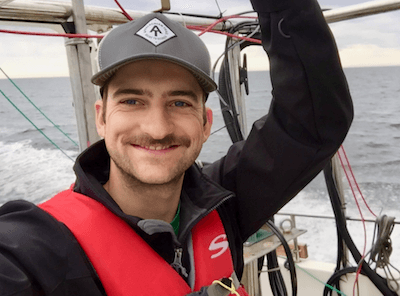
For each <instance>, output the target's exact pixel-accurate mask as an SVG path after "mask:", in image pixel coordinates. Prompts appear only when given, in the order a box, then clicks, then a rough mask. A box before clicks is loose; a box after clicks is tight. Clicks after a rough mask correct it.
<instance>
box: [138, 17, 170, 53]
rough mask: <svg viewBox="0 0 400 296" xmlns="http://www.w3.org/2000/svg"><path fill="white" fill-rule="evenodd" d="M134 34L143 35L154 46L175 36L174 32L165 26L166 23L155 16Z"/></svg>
mask: <svg viewBox="0 0 400 296" xmlns="http://www.w3.org/2000/svg"><path fill="white" fill-rule="evenodd" d="M136 35H138V36H140V37H143V38H144V39H146V40H147V41H149V42H151V43H152V44H154V45H155V46H157V45H159V44H161V43H163V42H165V41H167V40H169V39H171V38H173V37H175V36H176V35H175V33H174V32H172V31H171V30H170V29H169V28H168V27H167V25H165V24H164V23H163V22H162V21H160V20H159V19H157V18H154V19H152V20H151V21H149V22H148V23H147V24H145V25H144V26H143V27H142V28H141V29H140V30H139V31H137V32H136Z"/></svg>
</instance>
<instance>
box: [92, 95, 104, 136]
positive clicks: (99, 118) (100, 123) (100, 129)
mask: <svg viewBox="0 0 400 296" xmlns="http://www.w3.org/2000/svg"><path fill="white" fill-rule="evenodd" d="M94 107H95V108H96V129H97V133H98V134H99V136H100V137H102V138H104V132H105V122H104V115H103V113H104V106H103V100H97V101H96V103H94Z"/></svg>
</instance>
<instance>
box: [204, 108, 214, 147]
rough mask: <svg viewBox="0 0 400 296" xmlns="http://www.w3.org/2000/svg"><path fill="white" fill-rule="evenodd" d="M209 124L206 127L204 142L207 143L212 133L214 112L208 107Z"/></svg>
mask: <svg viewBox="0 0 400 296" xmlns="http://www.w3.org/2000/svg"><path fill="white" fill-rule="evenodd" d="M206 116H207V122H206V124H205V125H204V142H205V141H207V139H208V137H209V136H210V133H211V126H212V123H213V112H212V110H211V109H210V108H208V107H206Z"/></svg>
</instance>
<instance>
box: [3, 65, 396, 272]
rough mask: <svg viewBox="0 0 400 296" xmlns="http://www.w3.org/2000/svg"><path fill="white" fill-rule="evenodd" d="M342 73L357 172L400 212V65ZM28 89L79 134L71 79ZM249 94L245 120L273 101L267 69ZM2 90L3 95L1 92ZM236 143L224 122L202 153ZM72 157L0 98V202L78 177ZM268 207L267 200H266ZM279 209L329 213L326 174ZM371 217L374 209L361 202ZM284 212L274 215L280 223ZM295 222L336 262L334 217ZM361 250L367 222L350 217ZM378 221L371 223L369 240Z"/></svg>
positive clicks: (348, 146)
mask: <svg viewBox="0 0 400 296" xmlns="http://www.w3.org/2000/svg"><path fill="white" fill-rule="evenodd" d="M345 73H346V76H347V79H348V82H349V86H350V90H351V93H352V96H353V100H354V105H355V120H354V123H353V125H352V127H351V130H350V132H349V134H348V136H347V138H346V140H345V142H344V148H345V150H346V152H347V155H348V158H349V161H350V164H351V165H352V169H353V172H354V174H355V177H356V179H357V181H358V183H359V186H360V188H361V190H362V192H363V195H364V197H365V199H366V200H367V202H368V203H369V205H370V207H371V209H372V210H373V211H374V212H375V213H376V214H377V215H379V214H386V215H389V216H394V217H398V218H397V219H396V220H399V218H400V205H399V202H400V166H399V165H400V150H399V147H400V116H399V113H400V83H399V82H400V79H399V78H400V67H375V68H348V69H345ZM14 81H15V83H16V84H17V85H18V86H19V87H20V88H21V89H22V90H23V92H24V93H25V94H26V95H27V96H28V97H29V98H30V99H31V100H32V101H33V102H35V104H37V106H38V107H39V108H40V109H41V110H42V111H43V112H44V113H45V114H46V115H47V116H48V117H49V118H50V119H51V120H52V121H54V122H55V123H56V124H57V125H58V126H59V127H60V128H61V129H62V130H63V131H65V132H67V133H68V134H69V135H70V136H71V137H72V139H74V140H75V141H76V142H77V141H78V136H77V131H76V123H75V115H74V109H73V101H72V94H71V86H70V82H69V78H37V79H15V80H14ZM249 83H250V96H249V97H248V98H247V99H246V108H247V119H248V120H247V121H248V125H249V128H250V127H251V123H252V122H253V121H254V120H255V119H257V118H259V117H261V116H262V115H264V114H265V113H266V111H267V110H268V106H269V103H270V100H271V85H270V82H269V73H268V72H250V73H249ZM0 89H1V90H2V91H3V92H4V93H5V94H6V95H7V96H8V97H9V98H10V99H11V100H12V101H13V102H14V104H16V105H17V106H18V108H20V110H21V111H22V112H24V113H25V114H27V116H28V117H29V119H30V120H32V121H33V122H34V123H35V125H36V126H38V128H40V130H41V131H42V132H43V133H45V134H46V135H47V136H48V137H49V138H51V139H52V140H53V141H54V142H55V143H56V144H57V145H58V146H59V147H60V148H61V149H63V150H64V151H65V152H66V153H67V154H68V155H69V156H70V157H71V158H75V157H76V156H77V155H78V153H79V152H78V148H77V147H76V146H75V145H74V144H73V143H71V141H69V140H68V139H67V138H66V137H65V136H64V135H62V134H61V133H60V132H59V131H58V130H56V129H55V128H54V127H53V126H52V125H51V124H50V123H49V122H48V121H47V120H45V119H44V118H43V117H42V115H41V114H40V113H39V112H38V111H37V110H35V109H34V108H33V107H32V106H31V105H30V104H29V103H28V102H27V101H26V99H25V98H24V97H23V96H22V95H21V94H20V93H19V92H18V90H17V89H15V87H14V86H13V85H12V84H11V83H10V82H9V81H8V80H5V79H0ZM0 96H1V95H0ZM208 105H209V106H210V107H211V108H212V109H213V110H214V127H213V131H217V130H218V129H219V128H221V127H223V126H224V124H223V120H222V116H221V115H220V108H219V102H218V99H217V97H216V96H215V95H211V96H210V98H209V100H208ZM230 144H231V142H230V139H229V136H228V134H227V131H226V129H222V130H220V131H217V132H215V133H214V134H213V135H212V136H211V137H210V139H209V140H208V142H207V143H206V144H205V145H204V147H203V151H202V153H201V154H200V157H199V158H200V159H201V160H203V161H214V160H217V159H218V158H220V157H222V156H223V155H224V154H225V153H226V151H227V149H228V148H229V146H230ZM72 165H73V162H72V161H71V160H70V159H68V158H67V157H66V156H64V155H63V154H62V153H61V152H60V151H59V150H57V149H56V148H55V147H54V146H53V145H52V144H51V143H49V141H48V140H47V139H46V138H45V137H44V136H43V135H42V134H40V133H39V132H38V131H37V130H36V129H35V128H34V127H33V126H32V125H31V124H30V123H29V122H28V121H27V120H26V119H25V118H24V117H23V116H22V115H21V114H20V113H19V112H18V111H17V110H16V109H15V108H14V107H13V106H12V105H11V104H10V103H9V102H8V101H7V100H6V99H5V98H4V97H3V96H1V97H0V180H1V181H0V205H1V204H3V203H5V202H7V201H9V200H14V199H26V200H30V201H32V202H40V201H43V200H45V199H47V198H49V197H51V196H52V195H54V194H55V193H57V192H58V191H60V190H63V189H65V188H67V187H68V186H69V185H70V184H71V183H72V182H74V179H75V177H74V173H73V171H72ZM344 189H345V193H346V199H347V213H348V216H350V217H354V218H357V217H359V214H358V211H357V208H356V206H355V202H354V199H353V197H352V194H351V190H350V188H349V186H345V188H344ZM266 206H268V205H266ZM282 212H285V213H300V214H311V215H326V216H332V215H333V214H332V210H331V207H330V202H329V197H328V195H327V192H326V189H325V184H324V180H323V178H322V176H321V175H319V176H318V177H317V178H316V179H315V180H314V181H312V182H311V183H310V184H309V185H308V186H307V187H306V188H305V189H304V190H303V191H302V192H300V193H299V194H298V196H296V197H295V198H294V199H293V200H292V201H291V202H290V203H289V204H287V205H286V206H285V207H284V208H283V209H282ZM363 213H364V215H365V217H366V218H371V217H372V215H371V214H369V212H368V211H366V210H365V207H363ZM285 218H287V217H285V216H277V217H276V220H277V222H278V223H279V222H280V221H281V220H283V219H285ZM296 223H297V227H298V228H302V229H307V231H308V232H307V233H306V234H305V235H303V236H301V237H300V238H299V241H300V242H303V243H307V245H308V250H309V257H310V258H311V259H315V260H319V261H325V262H335V258H336V247H335V246H336V230H335V228H334V221H333V220H324V219H310V218H297V219H296ZM398 228H400V225H396V226H395V228H394V231H393V234H392V241H393V254H392V258H391V260H392V263H393V264H395V265H396V266H397V267H398V268H399V267H400V230H399V229H398ZM349 229H350V232H351V234H352V236H353V239H354V241H355V242H356V244H357V246H358V247H359V249H360V250H362V248H363V243H364V242H363V237H364V234H363V227H362V224H361V223H359V222H349ZM372 232H373V224H371V223H369V224H367V233H368V244H367V249H368V248H369V246H370V243H371V239H372Z"/></svg>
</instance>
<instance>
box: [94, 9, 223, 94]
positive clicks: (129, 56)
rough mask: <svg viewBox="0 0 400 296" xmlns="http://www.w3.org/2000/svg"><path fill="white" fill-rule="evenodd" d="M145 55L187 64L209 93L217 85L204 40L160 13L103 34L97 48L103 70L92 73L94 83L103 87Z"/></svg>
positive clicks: (188, 68)
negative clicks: (126, 66)
mask: <svg viewBox="0 0 400 296" xmlns="http://www.w3.org/2000/svg"><path fill="white" fill-rule="evenodd" d="M145 59H154V60H165V61H170V62H172V63H175V64H178V65H180V66H182V67H184V68H185V69H187V70H188V71H190V72H191V73H192V74H193V76H194V77H195V78H196V79H197V81H198V82H199V84H200V86H201V87H202V88H203V90H204V91H205V92H206V93H210V92H212V91H214V90H216V88H217V85H216V84H215V82H214V81H213V80H212V79H211V77H210V68H211V60H210V54H209V53H208V50H207V47H206V46H205V44H204V43H203V41H202V40H201V39H200V38H199V37H198V36H197V35H196V34H194V33H193V32H192V31H190V30H188V29H187V28H185V27H183V26H182V25H181V24H179V23H177V22H174V21H171V20H169V19H168V18H167V17H166V16H164V15H163V14H161V13H152V14H149V15H146V16H143V17H141V18H140V19H138V20H136V21H131V22H128V23H126V24H123V25H120V26H118V27H116V28H115V29H113V30H111V31H110V32H109V33H108V34H107V35H106V36H105V37H104V38H103V40H102V41H101V42H100V45H99V52H98V63H99V69H100V71H99V72H98V73H96V74H95V75H93V77H92V83H94V84H96V85H99V86H100V87H103V86H104V85H105V83H106V82H107V81H108V79H110V78H111V76H112V75H114V73H115V72H116V71H117V70H118V69H119V68H120V67H122V66H124V65H126V64H128V63H131V62H134V61H139V60H145Z"/></svg>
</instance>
